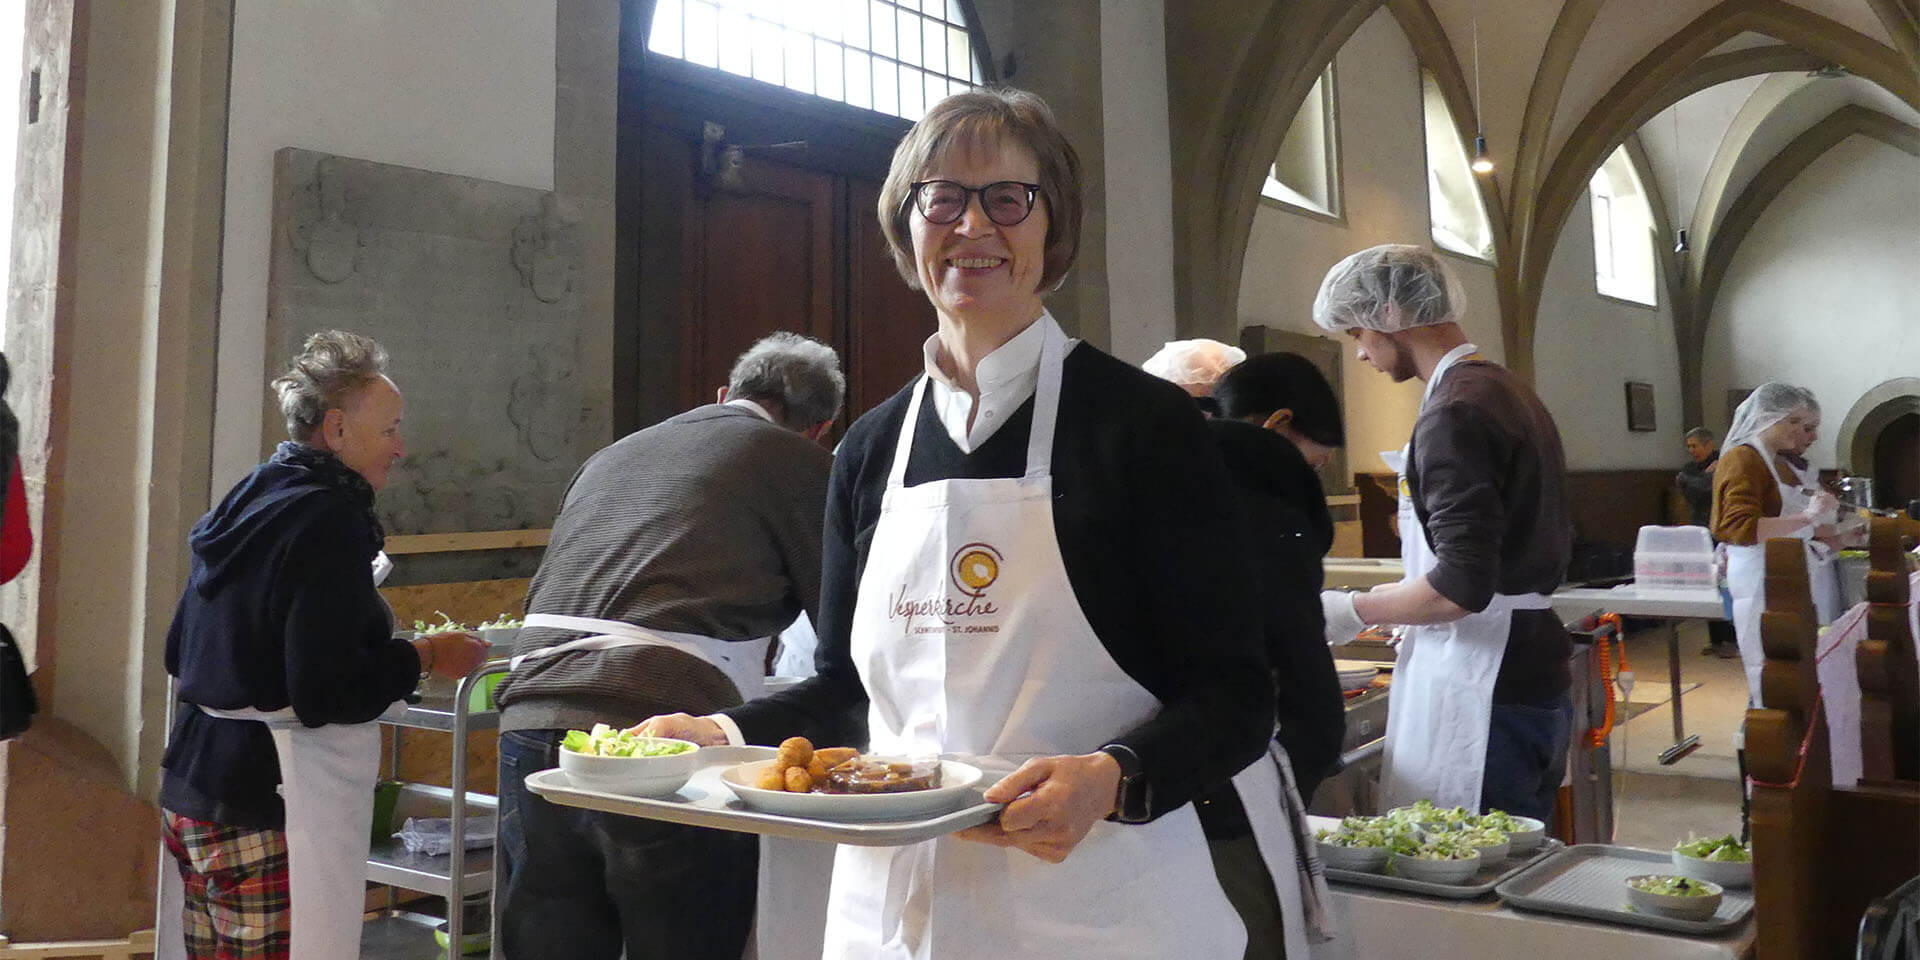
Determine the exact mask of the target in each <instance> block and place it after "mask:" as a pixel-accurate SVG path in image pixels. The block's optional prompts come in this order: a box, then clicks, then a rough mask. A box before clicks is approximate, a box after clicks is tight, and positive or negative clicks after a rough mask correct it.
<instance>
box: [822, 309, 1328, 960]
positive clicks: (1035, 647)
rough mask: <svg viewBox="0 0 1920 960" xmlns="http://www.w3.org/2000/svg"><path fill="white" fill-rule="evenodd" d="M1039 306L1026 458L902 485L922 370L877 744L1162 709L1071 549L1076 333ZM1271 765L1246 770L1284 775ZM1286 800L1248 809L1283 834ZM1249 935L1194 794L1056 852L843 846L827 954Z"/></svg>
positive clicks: (856, 651)
mask: <svg viewBox="0 0 1920 960" xmlns="http://www.w3.org/2000/svg"><path fill="white" fill-rule="evenodd" d="M1039 322H1041V323H1044V324H1046V339H1045V340H1044V342H1043V346H1042V348H1041V360H1040V376H1039V382H1038V384H1037V386H1036V388H1035V396H1034V413H1033V427H1032V434H1031V437H1030V439H1029V443H1028V448H1027V468H1026V473H1025V475H1024V476H1022V477H1017V478H1010V479H994V480H943V481H934V482H929V483H924V484H921V485H919V486H915V487H907V486H906V485H905V482H904V480H905V473H906V465H907V462H908V459H909V456H910V454H911V450H912V443H913V434H914V424H915V423H916V422H918V418H919V412H920V405H921V402H922V399H923V398H924V397H925V391H926V381H924V380H922V381H921V382H920V383H919V384H918V385H916V387H915V393H914V397H913V400H912V402H911V403H910V404H909V406H908V409H907V414H906V419H905V421H904V423H903V426H902V429H901V432H900V437H899V440H898V443H897V446H896V449H895V451H894V459H893V466H892V471H891V474H890V476H889V478H888V482H887V489H886V493H885V497H884V499H883V501H882V504H881V514H880V520H879V523H878V525H877V527H876V528H875V530H874V535H873V541H872V545H871V547H870V552H869V554H868V558H867V565H866V571H865V573H864V574H863V576H862V577H861V582H860V592H859V600H858V602H857V604H856V606H855V610H854V619H853V626H852V637H851V648H852V649H851V652H852V657H853V661H854V664H855V665H856V667H857V668H858V669H859V671H860V677H861V680H862V681H863V682H864V684H865V685H866V689H867V692H868V695H869V697H870V706H869V711H868V725H869V732H870V734H871V739H872V743H871V749H872V750H873V751H874V752H876V753H882V754H914V755H926V754H936V753H945V754H961V755H968V756H973V757H978V758H980V762H981V763H982V765H983V766H984V767H986V768H987V769H988V770H989V771H990V772H991V774H995V775H997V774H1002V773H1005V772H1008V771H1010V770H1012V769H1013V768H1014V767H1015V766H1017V765H1018V764H1019V763H1020V762H1021V761H1022V760H1024V759H1026V758H1030V757H1035V756H1053V755H1060V754H1084V753H1090V752H1093V751H1094V750H1097V749H1099V748H1100V747H1101V746H1102V745H1103V744H1105V743H1107V742H1109V741H1111V740H1112V738H1113V737H1114V736H1116V735H1118V734H1119V733H1121V732H1122V731H1124V730H1126V729H1127V728H1129V727H1131V726H1133V725H1135V724H1138V723H1140V722H1142V721H1144V720H1146V719H1147V718H1149V717H1151V716H1153V715H1154V714H1155V713H1156V712H1157V711H1158V710H1159V709H1160V703H1159V701H1158V700H1157V699H1156V698H1155V697H1154V696H1153V695H1152V694H1151V693H1149V692H1148V691H1147V690H1146V689H1145V688H1143V687H1141V686H1140V685H1139V684H1138V683H1136V682H1135V681H1134V680H1133V679H1132V678H1131V677H1129V676H1127V674H1126V673H1125V672H1124V671H1122V670H1121V669H1120V667H1119V666H1118V665H1117V664H1115V663H1114V661H1113V658H1112V657H1111V656H1110V655H1109V654H1108V653H1107V650H1106V648H1105V646H1103V645H1102V644H1101V642H1100V639H1099V637H1097V636H1095V635H1094V632H1093V629H1092V627H1091V626H1090V625H1089V624H1088V623H1087V620H1086V617H1085V615H1084V614H1083V613H1082V611H1081V609H1080V605H1079V603H1078V602H1077V601H1076V600H1075V598H1074V595H1073V589H1072V584H1071V582H1070V581H1069V579H1068V577H1067V572H1066V568H1065V566H1064V565H1063V563H1062V561H1061V557H1060V546H1059V543H1058V541H1057V540H1056V538H1055V534H1054V527H1053V508H1052V491H1053V484H1052V477H1051V458H1052V454H1053V436H1054V427H1055V423H1056V420H1057V414H1058V412H1059V400H1060V376H1061V363H1062V360H1063V359H1064V358H1065V355H1066V352H1067V351H1068V349H1070V347H1071V344H1070V343H1069V341H1068V340H1067V338H1066V336H1065V335H1064V334H1062V333H1061V332H1060V330H1059V327H1058V326H1057V325H1056V324H1054V322H1053V321H1052V318H1051V317H1045V316H1043V317H1042V319H1041V320H1040V321H1039ZM1263 762H1264V761H1263ZM1253 769H1254V768H1249V770H1250V771H1252V770H1253ZM1267 769H1268V770H1271V769H1272V768H1271V767H1270V766H1269V767H1267ZM1264 777H1265V774H1264V773H1262V774H1255V775H1253V777H1250V779H1256V778H1257V781H1258V782H1256V784H1255V786H1256V787H1257V788H1258V789H1260V790H1266V791H1273V790H1277V782H1274V783H1269V782H1267V781H1266V780H1265V779H1264ZM1249 795H1252V794H1251V791H1250V792H1249ZM1268 795H1271V793H1269V794H1268ZM1278 809H1279V808H1278V804H1271V805H1267V804H1249V805H1248V811H1247V812H1248V817H1249V819H1250V820H1252V821H1253V822H1254V823H1255V825H1256V827H1257V828H1258V829H1263V830H1266V831H1267V832H1273V833H1278V834H1280V835H1281V837H1282V842H1285V841H1284V837H1285V829H1284V824H1278V823H1272V822H1268V823H1264V824H1263V821H1276V820H1278V817H1277V813H1278ZM1268 811H1272V814H1273V815H1269V814H1268ZM1262 839H1263V843H1262V848H1263V850H1264V849H1265V848H1266V844H1265V843H1264V839H1265V838H1264V836H1263V838H1262ZM1282 865H1284V866H1285V867H1286V870H1284V871H1281V870H1274V874H1275V876H1276V877H1280V876H1283V875H1284V876H1291V875H1292V862H1291V858H1290V855H1289V856H1288V859H1287V860H1285V861H1283V864H1282ZM1269 869H1272V866H1271V865H1270V867H1269ZM1295 913H1296V915H1297V911H1295ZM1290 939H1295V938H1292V937H1290ZM1245 940H1246V934H1245V928H1244V927H1243V926H1242V924H1241V922H1240V918H1239V916H1238V914H1236V913H1235V911H1234V909H1233V907H1232V905H1231V904H1230V903H1229V902H1228V901H1227V899H1226V896H1225V894H1223V893H1222V892H1221V889H1220V884H1219V882H1218V880H1217V878H1216V876H1215V874H1214V868H1213V863H1212V860H1211V858H1210V857H1209V855H1208V853H1207V843H1206V838H1205V836H1204V835H1203V834H1202V833H1201V830H1200V822H1199V819H1198V817H1197V816H1196V815H1195V814H1194V811H1193V809H1192V807H1191V806H1188V807H1183V808H1181V809H1179V810H1176V811H1173V812H1172V813H1169V814H1167V815H1166V816H1163V817H1161V818H1159V819H1158V820H1156V821H1154V822H1153V823H1150V824H1141V825H1125V824H1118V823H1112V822H1108V821H1101V822H1098V823H1096V824H1094V826H1093V829H1092V831H1091V832H1090V833H1089V834H1088V835H1087V837H1086V839H1085V840H1084V841H1082V842H1081V844H1080V845H1079V846H1078V847H1077V848H1075V849H1074V851H1073V853H1072V854H1071V855H1070V856H1069V857H1068V858H1067V860H1066V862H1064V863H1061V864H1048V863H1044V862H1042V861H1040V860H1038V859H1036V858H1034V857H1032V856H1030V855H1028V854H1026V853H1023V852H1020V851H1018V850H1012V849H1007V848H1002V847H996V846H989V845H983V844H973V843H966V842H963V841H959V840H955V839H952V838H943V839H939V840H933V841H927V842H924V843H920V844H915V845H912V846H906V847H897V848H872V847H850V846H843V847H841V848H840V850H839V854H838V856H837V858H836V860H835V862H834V869H833V886H832V894H831V904H830V906H829V909H828V918H827V931H826V950H825V952H824V953H823V956H824V957H827V958H831V960H882V958H885V960H929V958H938V960H976V958H980V960H985V958H991V960H1001V958H1005V957H1012V956H1022V957H1100V958H1102V960H1125V958H1139V960H1165V958H1168V957H1181V958H1184V960H1239V958H1240V956H1241V954H1242V952H1243V951H1244V949H1245ZM1298 955H1299V956H1305V955H1306V954H1305V952H1304V948H1303V950H1302V952H1301V953H1300V954H1298Z"/></svg>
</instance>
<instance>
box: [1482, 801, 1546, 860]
mask: <svg viewBox="0 0 1920 960" xmlns="http://www.w3.org/2000/svg"><path fill="white" fill-rule="evenodd" d="M1480 826H1481V827H1483V828H1484V827H1491V828H1493V829H1495V830H1498V831H1500V832H1501V833H1504V834H1506V835H1507V842H1508V843H1509V844H1510V845H1511V847H1512V852H1513V853H1514V854H1522V853H1532V852H1533V851H1535V850H1538V849H1540V845H1541V844H1543V843H1545V842H1547V825H1546V824H1544V823H1541V822H1540V821H1538V820H1535V819H1534V818H1532V817H1516V816H1514V815H1513V814H1510V813H1508V812H1506V811H1505V810H1489V811H1487V814H1486V816H1484V817H1481V818H1480Z"/></svg>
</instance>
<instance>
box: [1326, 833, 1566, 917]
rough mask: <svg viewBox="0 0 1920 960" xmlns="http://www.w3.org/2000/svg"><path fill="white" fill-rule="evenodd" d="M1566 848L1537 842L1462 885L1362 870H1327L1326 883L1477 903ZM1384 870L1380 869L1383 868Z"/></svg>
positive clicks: (1487, 866)
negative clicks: (1474, 901)
mask: <svg viewBox="0 0 1920 960" xmlns="http://www.w3.org/2000/svg"><path fill="white" fill-rule="evenodd" d="M1307 824H1308V826H1309V827H1310V828H1312V830H1318V829H1320V828H1321V827H1326V828H1329V829H1332V828H1334V827H1338V826H1339V825H1340V821H1339V819H1338V818H1335V817H1319V816H1309V817H1308V818H1307ZM1565 848H1566V844H1564V843H1561V842H1560V841H1558V840H1555V839H1553V838H1552V837H1548V838H1546V839H1545V840H1542V841H1540V845H1539V846H1538V847H1535V848H1533V849H1532V850H1530V851H1528V852H1526V853H1516V854H1513V855H1512V856H1510V857H1507V858H1506V859H1505V860H1502V861H1500V862H1499V863H1491V864H1482V865H1481V867H1480V870H1479V872H1478V873H1475V874H1474V875H1473V876H1472V877H1470V878H1469V879H1468V880H1467V881H1466V882H1465V883H1435V882H1433V881H1430V880H1409V879H1407V878H1406V877H1396V876H1393V875H1392V874H1387V873H1368V872H1366V871H1364V870H1336V869H1334V868H1333V867H1328V868H1327V879H1328V880H1330V881H1333V882H1334V883H1345V884H1349V885H1351V886H1356V887H1373V888H1374V889H1376V890H1394V891H1398V892H1400V893H1417V894H1419V895H1421V896H1423V897H1438V898H1440V899H1442V900H1478V899H1479V898H1481V897H1484V896H1486V895H1487V894H1490V893H1493V892H1494V889H1495V888H1496V887H1498V886H1499V885H1500V883H1501V882H1502V881H1504V880H1506V879H1507V878H1509V877H1511V876H1513V875H1514V874H1517V873H1519V872H1520V871H1522V870H1525V869H1526V868H1528V867H1530V866H1533V865H1534V864H1536V863H1538V862H1540V861H1541V860H1543V859H1545V858H1547V857H1548V856H1551V855H1552V854H1555V853H1558V852H1559V851H1561V850H1563V849H1565ZM1383 869H1384V868H1383Z"/></svg>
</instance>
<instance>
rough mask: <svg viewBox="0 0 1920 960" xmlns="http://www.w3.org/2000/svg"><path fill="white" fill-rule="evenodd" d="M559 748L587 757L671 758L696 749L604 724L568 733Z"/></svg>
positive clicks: (680, 743)
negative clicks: (587, 729)
mask: <svg viewBox="0 0 1920 960" xmlns="http://www.w3.org/2000/svg"><path fill="white" fill-rule="evenodd" d="M560 746H562V747H564V748H566V749H568V750H571V751H573V752H574V753H584V754H586V755H587V756H590V757H671V756H674V755H676V754H682V753H686V752H687V751H689V750H693V749H695V748H694V745H693V744H691V743H687V742H685V741H683V740H661V739H657V738H654V737H643V736H640V735H638V734H634V733H628V732H627V731H625V730H615V729H614V728H612V727H610V726H607V725H606V724H604V723H596V724H594V725H593V730H592V731H590V732H589V731H585V730H568V731H567V735H566V737H565V738H564V739H562V740H561V741H560Z"/></svg>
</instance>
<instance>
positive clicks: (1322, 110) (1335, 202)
mask: <svg viewBox="0 0 1920 960" xmlns="http://www.w3.org/2000/svg"><path fill="white" fill-rule="evenodd" d="M1337 122H1338V115H1337V113H1336V111H1335V109H1334V92H1333V67H1332V66H1331V65H1329V66H1328V67H1327V69H1326V72H1325V73H1322V74H1321V75H1320V79H1318V80H1316V81H1314V83H1313V89H1311V90H1309V91H1307V99H1306V102H1304V103H1302V104H1300V112H1299V113H1296V114H1294V115H1293V122H1292V123H1291V124H1288V126H1287V135H1286V138H1285V139H1283V140H1281V141H1280V152H1279V153H1276V154H1275V155H1274V158H1273V166H1271V167H1269V168H1267V180H1266V183H1264V184H1262V185H1261V187H1260V195H1261V196H1263V197H1266V198H1268V199H1270V200H1278V201H1280V202H1281V203H1284V204H1287V205H1289V206H1294V207H1304V208H1305V209H1308V210H1311V211H1313V212H1315V213H1324V214H1327V215H1328V216H1334V217H1337V216H1339V215H1340V158H1339V153H1338V150H1339V146H1338V144H1339V140H1340V138H1339V135H1338V134H1337V133H1336V128H1335V124H1336V123H1337Z"/></svg>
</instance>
